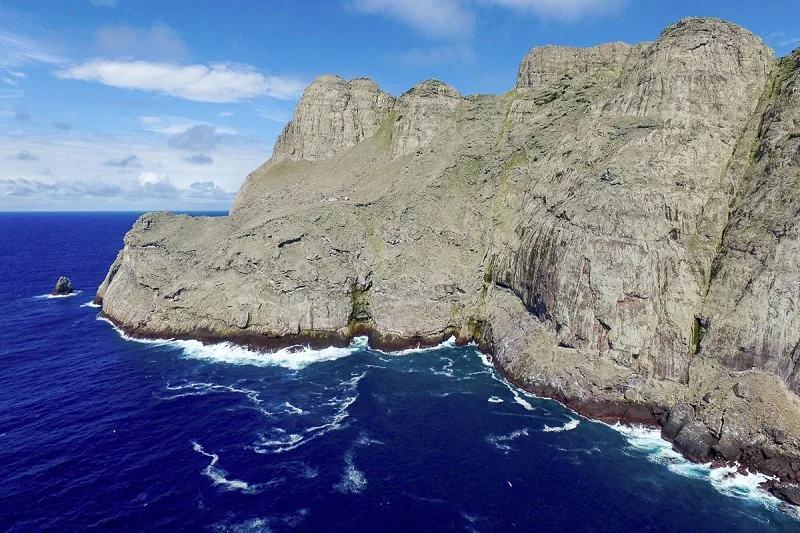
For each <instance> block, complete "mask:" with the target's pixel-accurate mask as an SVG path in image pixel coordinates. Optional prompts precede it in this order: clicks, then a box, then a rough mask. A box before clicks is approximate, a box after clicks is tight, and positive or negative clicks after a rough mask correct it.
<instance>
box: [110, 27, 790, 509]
mask: <svg viewBox="0 0 800 533" xmlns="http://www.w3.org/2000/svg"><path fill="white" fill-rule="evenodd" d="M799 66H800V50H797V51H795V52H794V53H793V54H791V55H790V56H787V57H784V58H781V59H777V60H776V59H775V58H774V55H773V52H772V51H771V50H770V49H769V48H767V47H766V46H765V45H764V44H763V43H762V41H761V40H760V39H759V38H757V37H756V36H754V35H753V34H751V33H750V32H748V31H747V30H745V29H743V28H741V27H739V26H736V25H734V24H731V23H727V22H724V21H720V20H716V19H697V18H690V19H684V20H681V21H679V22H678V23H676V24H673V25H671V26H669V27H668V28H666V29H665V30H664V31H663V33H662V34H661V36H660V37H659V38H658V40H657V41H655V42H653V43H642V44H637V45H628V44H624V43H612V44H604V45H600V46H596V47H593V48H586V49H578V48H567V47H553V46H546V47H540V48H534V49H533V50H531V51H530V53H528V55H527V56H526V57H525V58H524V59H523V61H522V64H521V65H520V68H519V75H518V78H517V82H516V87H515V88H513V89H512V90H510V91H509V92H507V93H505V94H502V95H499V96H498V95H471V96H462V95H461V94H459V93H458V91H456V90H455V89H454V88H453V87H450V86H448V85H446V84H444V83H442V82H439V81H437V80H428V81H425V82H422V83H419V84H417V85H415V86H414V87H412V88H411V89H410V90H409V91H407V92H406V93H404V94H402V95H401V96H400V97H399V98H395V97H393V96H391V95H389V94H387V93H386V92H384V91H382V90H381V89H380V88H379V87H378V85H377V84H376V83H374V82H373V81H371V80H368V79H355V80H350V81H347V80H344V79H342V78H339V77H336V76H322V77H320V78H318V79H317V80H315V81H314V82H313V83H312V84H311V85H310V86H309V87H308V88H307V90H306V91H305V93H304V95H303V97H302V99H301V100H300V102H299V104H298V105H297V108H296V110H295V114H294V117H293V120H292V121H291V122H290V123H289V124H288V125H287V126H286V128H285V130H284V131H283V133H282V135H281V136H280V138H279V139H278V141H277V143H276V145H275V149H274V153H273V155H272V157H271V159H270V160H269V161H267V162H266V163H265V164H264V165H262V166H261V167H260V168H258V169H257V170H256V171H254V172H253V173H252V174H250V175H249V176H248V177H247V180H246V182H245V183H244V185H243V187H242V189H241V191H240V192H239V195H238V197H237V198H236V201H235V203H234V205H233V207H232V209H231V212H230V215H229V216H227V217H221V218H208V217H189V216H185V215H172V214H168V213H151V214H147V215H144V216H142V217H141V218H140V219H139V220H138V221H137V222H136V223H135V225H134V227H133V228H132V229H131V231H130V232H129V233H128V234H127V235H126V237H125V246H124V249H123V250H122V251H121V252H120V253H119V255H118V257H117V259H116V261H115V262H114V263H113V265H112V266H111V268H110V270H109V273H108V275H107V277H106V279H105V281H104V282H103V284H102V285H101V287H100V288H99V290H98V292H97V296H96V298H95V301H96V303H98V304H102V307H103V311H102V312H103V314H104V316H106V317H108V318H109V319H110V320H112V321H113V322H114V323H116V324H117V325H118V326H120V327H121V328H122V329H124V330H125V331H126V332H128V333H129V334H131V335H134V336H141V337H174V338H196V339H200V340H203V341H209V342H211V341H218V340H232V341H236V342H241V343H244V344H248V345H250V346H253V347H256V348H271V347H278V346H283V345H288V344H295V343H301V342H302V343H309V344H312V345H329V344H340V343H347V342H349V340H350V339H351V338H352V337H353V336H354V335H368V336H369V337H370V340H371V343H372V344H373V346H380V347H400V346H403V345H408V344H418V343H436V342H439V341H441V340H442V339H444V338H446V337H448V336H450V335H455V336H456V337H457V338H458V339H459V341H460V342H468V341H475V342H477V343H478V344H479V345H480V346H481V347H482V349H484V350H485V351H487V352H489V353H491V354H493V361H494V364H495V365H496V367H497V368H498V370H499V371H501V372H502V373H503V374H504V375H506V376H507V377H508V378H509V379H510V380H511V381H513V382H514V383H516V384H518V385H519V386H521V387H524V388H525V389H527V390H530V391H532V392H534V393H537V394H540V395H544V396H548V397H552V398H556V399H558V400H560V401H562V402H564V403H565V404H567V405H569V406H570V407H572V408H574V409H576V410H577V411H579V412H581V413H583V414H585V415H587V416H591V417H595V418H599V419H602V420H608V421H614V420H624V421H629V422H638V423H644V424H650V425H657V426H660V427H661V428H662V432H663V433H662V434H663V436H664V437H665V438H667V439H669V440H671V441H674V443H675V446H676V448H677V449H679V450H680V451H682V452H683V453H685V454H686V455H687V456H689V457H690V458H692V459H694V460H697V461H717V462H738V463H740V464H742V465H745V466H746V467H749V468H752V469H757V470H759V471H762V472H765V473H768V474H772V475H774V476H775V477H776V481H775V482H774V483H772V484H771V486H770V490H771V491H773V493H774V494H776V495H778V496H779V497H781V498H783V499H785V500H788V501H792V502H794V503H800V484H799V483H798V482H800V396H798V393H800V364H798V363H799V362H800V261H798V257H800V226H798V222H800V171H798V169H799V168H800V91H799V90H798V85H797V84H798V80H800V74H799V73H798V72H800V69H799Z"/></svg>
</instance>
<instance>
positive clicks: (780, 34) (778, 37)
mask: <svg viewBox="0 0 800 533" xmlns="http://www.w3.org/2000/svg"><path fill="white" fill-rule="evenodd" d="M764 41H765V42H766V43H767V44H768V45H770V46H771V47H773V48H774V49H775V50H776V51H777V52H779V53H783V52H789V51H791V50H792V49H793V48H795V47H796V46H797V45H800V37H792V36H791V35H790V34H788V33H786V32H785V31H776V32H774V33H770V34H769V35H767V36H766V38H765V39H764Z"/></svg>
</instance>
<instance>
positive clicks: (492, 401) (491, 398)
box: [487, 396, 503, 403]
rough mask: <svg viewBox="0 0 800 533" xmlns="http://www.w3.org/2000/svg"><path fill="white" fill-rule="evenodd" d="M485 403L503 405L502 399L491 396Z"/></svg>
mask: <svg viewBox="0 0 800 533" xmlns="http://www.w3.org/2000/svg"><path fill="white" fill-rule="evenodd" d="M487 401H488V402H489V403H503V399H502V398H500V397H497V396H492V397H490V398H489V399H488V400H487Z"/></svg>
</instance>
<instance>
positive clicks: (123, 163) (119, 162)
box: [103, 154, 142, 168]
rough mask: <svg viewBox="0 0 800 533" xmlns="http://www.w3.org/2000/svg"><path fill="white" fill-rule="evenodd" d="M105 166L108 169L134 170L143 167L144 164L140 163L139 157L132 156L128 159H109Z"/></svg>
mask: <svg viewBox="0 0 800 533" xmlns="http://www.w3.org/2000/svg"><path fill="white" fill-rule="evenodd" d="M103 164H104V165H105V166H107V167H118V168H133V167H141V166H142V164H141V163H140V162H139V157H138V156H137V155H135V154H131V155H129V156H127V157H121V158H119V159H107V160H106V161H105V162H104V163H103Z"/></svg>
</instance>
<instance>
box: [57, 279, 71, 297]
mask: <svg viewBox="0 0 800 533" xmlns="http://www.w3.org/2000/svg"><path fill="white" fill-rule="evenodd" d="M67 294H72V282H71V281H70V280H69V278H67V277H64V276H61V277H60V278H58V281H57V282H56V287H55V288H54V289H53V292H52V295H53V296H64V295H67Z"/></svg>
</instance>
